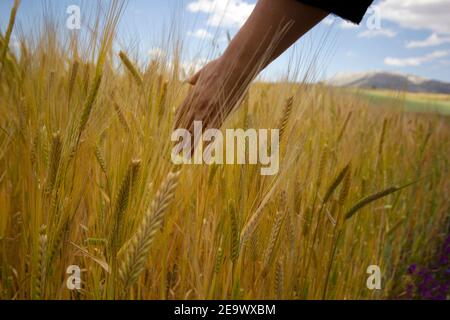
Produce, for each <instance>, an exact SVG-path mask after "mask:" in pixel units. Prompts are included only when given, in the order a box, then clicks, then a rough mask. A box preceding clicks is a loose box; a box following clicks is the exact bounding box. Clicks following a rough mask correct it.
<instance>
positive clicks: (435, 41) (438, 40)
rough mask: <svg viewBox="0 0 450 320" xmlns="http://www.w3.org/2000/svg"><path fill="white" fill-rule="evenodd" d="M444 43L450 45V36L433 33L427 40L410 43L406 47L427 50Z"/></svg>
mask: <svg viewBox="0 0 450 320" xmlns="http://www.w3.org/2000/svg"><path fill="white" fill-rule="evenodd" d="M444 43H450V36H440V35H438V34H437V33H432V34H430V36H429V37H428V38H426V39H425V40H419V41H410V42H408V43H407V44H406V47H407V48H409V49H411V48H426V47H433V46H438V45H441V44H444Z"/></svg>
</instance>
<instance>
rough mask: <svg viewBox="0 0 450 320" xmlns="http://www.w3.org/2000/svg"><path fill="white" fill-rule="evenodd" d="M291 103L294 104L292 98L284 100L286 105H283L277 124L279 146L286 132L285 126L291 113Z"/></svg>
mask: <svg viewBox="0 0 450 320" xmlns="http://www.w3.org/2000/svg"><path fill="white" fill-rule="evenodd" d="M293 103H294V97H289V98H288V99H287V100H286V103H285V104H284V107H283V113H282V116H281V119H280V122H279V124H278V128H279V130H280V144H281V141H282V138H283V135H284V133H285V131H286V128H287V125H288V123H289V118H290V116H291V113H292V106H293Z"/></svg>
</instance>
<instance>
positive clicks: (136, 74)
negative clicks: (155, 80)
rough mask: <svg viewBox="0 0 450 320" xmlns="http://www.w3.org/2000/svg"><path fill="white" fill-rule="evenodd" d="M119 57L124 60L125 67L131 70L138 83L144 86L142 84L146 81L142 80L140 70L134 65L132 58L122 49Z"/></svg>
mask: <svg viewBox="0 0 450 320" xmlns="http://www.w3.org/2000/svg"><path fill="white" fill-rule="evenodd" d="M119 57H120V60H122V62H123V64H124V65H125V67H126V68H127V69H128V71H129V72H130V74H131V75H132V76H133V78H134V80H135V81H136V83H137V84H138V85H139V86H140V87H142V85H143V83H144V81H143V80H142V76H141V74H140V72H139V71H138V70H137V69H136V67H135V66H134V65H133V63H132V62H131V60H130V59H129V58H128V56H127V55H126V54H125V52H123V51H120V52H119Z"/></svg>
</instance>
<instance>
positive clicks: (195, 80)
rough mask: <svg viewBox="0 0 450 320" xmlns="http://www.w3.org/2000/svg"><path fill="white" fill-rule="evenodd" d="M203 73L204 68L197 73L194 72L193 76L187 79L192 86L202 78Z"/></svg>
mask: <svg viewBox="0 0 450 320" xmlns="http://www.w3.org/2000/svg"><path fill="white" fill-rule="evenodd" d="M201 73H202V70H200V71H198V72H197V73H196V74H194V75H193V76H192V77H190V78H189V79H188V80H187V83H189V84H190V85H191V86H195V85H196V84H197V82H198V79H199V78H200V74H201Z"/></svg>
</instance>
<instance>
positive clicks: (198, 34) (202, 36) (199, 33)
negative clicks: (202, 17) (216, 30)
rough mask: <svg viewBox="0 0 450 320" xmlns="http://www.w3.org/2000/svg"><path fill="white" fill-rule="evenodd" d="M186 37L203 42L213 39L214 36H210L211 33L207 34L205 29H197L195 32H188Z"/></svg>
mask: <svg viewBox="0 0 450 320" xmlns="http://www.w3.org/2000/svg"><path fill="white" fill-rule="evenodd" d="M187 34H188V36H190V37H194V38H199V39H203V40H207V39H213V38H214V36H213V35H212V33H211V32H209V31H208V30H206V29H202V28H200V29H197V30H195V31H188V33H187Z"/></svg>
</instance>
